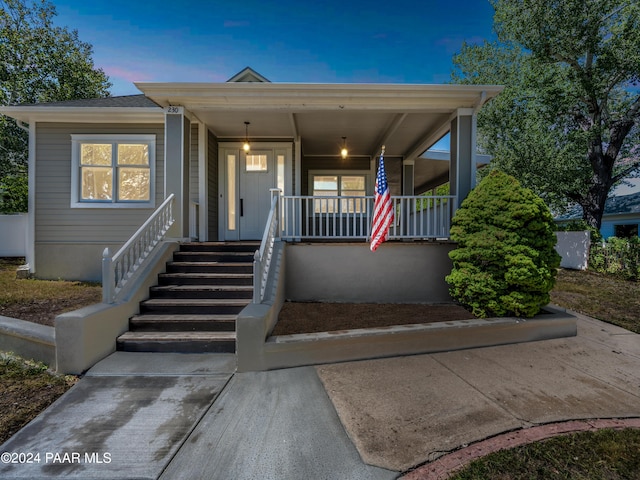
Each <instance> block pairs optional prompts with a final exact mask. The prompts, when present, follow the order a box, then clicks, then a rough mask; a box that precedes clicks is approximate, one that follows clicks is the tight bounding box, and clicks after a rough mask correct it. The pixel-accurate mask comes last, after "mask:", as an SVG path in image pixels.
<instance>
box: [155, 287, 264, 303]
mask: <svg viewBox="0 0 640 480" xmlns="http://www.w3.org/2000/svg"><path fill="white" fill-rule="evenodd" d="M149 298H178V299H193V300H204V299H220V300H221V299H234V300H237V299H251V298H253V291H249V292H243V291H240V292H234V291H215V290H214V291H207V290H198V291H195V292H193V291H191V292H190V291H186V292H185V291H181V290H155V289H153V288H152V289H151V292H150V297H149Z"/></svg>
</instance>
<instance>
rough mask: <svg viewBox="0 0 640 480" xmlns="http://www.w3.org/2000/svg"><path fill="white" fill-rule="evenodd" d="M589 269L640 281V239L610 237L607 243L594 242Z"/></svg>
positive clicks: (590, 252) (590, 253)
mask: <svg viewBox="0 0 640 480" xmlns="http://www.w3.org/2000/svg"><path fill="white" fill-rule="evenodd" d="M589 269H590V270H593V271H595V272H599V273H608V274H611V275H616V276H618V277H621V278H624V279H625V280H632V281H638V280H640V238H639V237H633V238H618V237H609V238H608V239H607V241H606V242H605V241H599V242H593V243H592V244H591V249H590V251H589Z"/></svg>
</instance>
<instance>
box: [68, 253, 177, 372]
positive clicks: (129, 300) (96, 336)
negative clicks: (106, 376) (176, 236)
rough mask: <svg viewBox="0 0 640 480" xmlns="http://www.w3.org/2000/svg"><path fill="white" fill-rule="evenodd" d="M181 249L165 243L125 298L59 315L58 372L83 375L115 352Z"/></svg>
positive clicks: (152, 257)
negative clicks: (120, 338)
mask: <svg viewBox="0 0 640 480" xmlns="http://www.w3.org/2000/svg"><path fill="white" fill-rule="evenodd" d="M178 248H179V245H178V244H177V243H176V242H165V243H164V244H162V245H160V246H159V247H157V249H156V250H155V251H154V253H152V254H151V256H150V257H149V258H148V263H147V265H146V266H144V267H142V268H141V269H140V271H139V274H138V275H137V276H135V277H134V279H132V280H131V282H132V284H131V286H130V289H129V290H128V291H127V292H126V294H125V295H124V298H122V299H120V300H118V301H117V302H116V303H113V304H106V303H99V304H96V305H91V306H88V307H85V308H82V309H80V310H75V311H73V312H67V313H63V314H62V315H58V316H57V317H56V320H55V338H56V370H57V371H58V372H59V373H73V374H80V373H82V372H84V371H86V370H88V369H89V368H91V367H92V366H93V365H95V364H96V363H97V362H99V361H100V360H102V359H103V358H105V357H106V356H107V355H109V354H111V353H113V352H114V351H115V349H116V339H117V337H118V336H119V335H121V334H122V333H124V332H126V331H127V330H128V329H129V318H130V317H131V316H133V315H135V314H137V313H138V312H139V311H140V302H141V301H142V300H145V299H147V298H149V287H151V286H152V285H156V284H157V282H158V274H159V273H162V272H164V271H165V270H166V264H167V261H169V260H171V259H172V258H173V252H175V251H176V250H177V249H178Z"/></svg>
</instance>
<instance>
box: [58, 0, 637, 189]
mask: <svg viewBox="0 0 640 480" xmlns="http://www.w3.org/2000/svg"><path fill="white" fill-rule="evenodd" d="M52 1H53V3H54V4H55V6H56V9H57V12H58V16H57V17H56V23H57V24H58V25H60V26H66V27H69V28H71V29H76V30H78V33H79V36H80V39H81V40H82V41H84V42H88V43H90V44H91V45H93V48H94V54H93V59H94V63H95V65H96V66H97V67H99V68H102V69H103V70H104V71H105V73H106V74H107V75H109V78H110V79H111V82H112V83H113V87H112V89H111V93H112V94H113V95H129V94H138V93H140V92H139V91H138V89H137V88H136V87H135V86H134V85H133V82H136V81H149V82H224V81H226V80H228V79H229V78H230V77H232V76H233V75H235V74H236V73H238V72H239V71H241V70H242V69H243V68H245V67H247V66H250V67H252V68H253V69H254V70H256V71H257V72H258V73H260V74H262V75H264V76H265V77H266V78H268V79H269V80H271V81H272V82H310V83H314V82H318V83H446V82H448V81H449V78H450V74H451V70H452V61H451V59H452V57H453V55H454V54H455V53H457V52H459V51H460V47H461V45H462V43H463V42H465V41H466V42H467V43H481V42H483V41H484V40H493V39H495V34H494V32H493V29H492V25H493V8H492V7H491V4H490V3H489V1H488V0H384V1H382V0H369V1H367V2H363V1H349V0H342V1H336V0H316V1H313V2H311V1H308V0H297V1H294V0H275V1H274V0H261V1H257V0H245V1H243V0H187V1H185V2H178V1H176V0H172V1H167V0H157V1H151V0H127V1H125V0H109V1H106V0H52ZM436 147H438V148H446V141H444V142H443V143H442V146H438V145H436ZM636 190H640V180H634V185H633V187H632V188H631V189H629V188H628V187H627V186H621V187H619V189H618V191H617V193H618V194H620V195H624V194H628V193H631V192H633V191H636Z"/></svg>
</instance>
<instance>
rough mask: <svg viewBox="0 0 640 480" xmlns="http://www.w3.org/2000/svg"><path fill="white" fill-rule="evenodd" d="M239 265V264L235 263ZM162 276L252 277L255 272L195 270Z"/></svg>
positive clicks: (162, 274)
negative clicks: (206, 271) (205, 271)
mask: <svg viewBox="0 0 640 480" xmlns="http://www.w3.org/2000/svg"><path fill="white" fill-rule="evenodd" d="M234 265H237V264H234ZM160 276H161V277H176V278H184V277H189V278H250V277H253V273H204V272H194V273H183V272H177V273H161V274H160Z"/></svg>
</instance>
